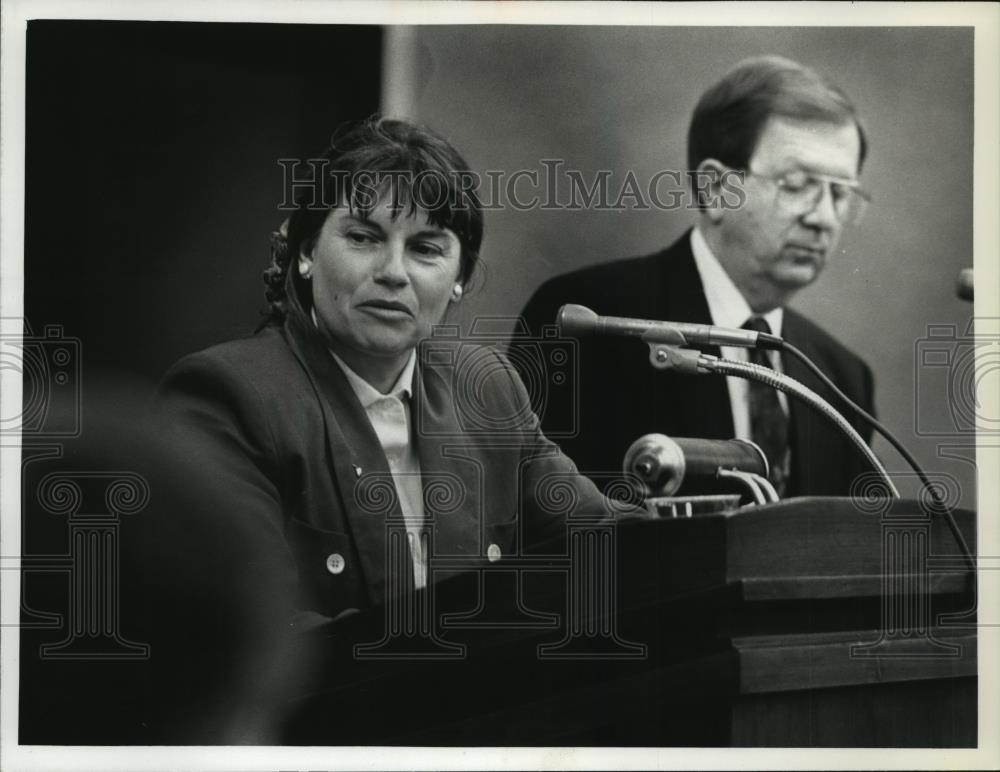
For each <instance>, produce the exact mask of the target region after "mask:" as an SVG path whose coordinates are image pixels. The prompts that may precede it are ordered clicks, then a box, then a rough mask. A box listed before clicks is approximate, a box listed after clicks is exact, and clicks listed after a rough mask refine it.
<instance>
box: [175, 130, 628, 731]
mask: <svg viewBox="0 0 1000 772" xmlns="http://www.w3.org/2000/svg"><path fill="white" fill-rule="evenodd" d="M324 159H325V162H326V166H325V167H323V171H324V174H323V175H322V180H321V182H320V183H319V184H318V185H317V187H316V189H315V190H307V191H304V192H303V193H302V195H301V196H300V200H299V201H298V202H297V205H296V208H295V210H294V211H293V212H292V214H291V216H290V217H289V218H288V220H287V221H286V224H285V226H283V228H282V230H281V231H280V232H279V233H277V234H275V235H274V237H273V260H272V265H271V267H270V268H269V269H268V270H267V271H266V275H265V280H266V287H267V298H268V300H269V301H270V308H269V311H268V315H267V318H266V319H265V322H264V324H263V325H262V328H261V329H260V330H259V331H258V332H257V334H256V335H254V336H253V337H250V338H247V339H244V340H237V341H232V342H229V343H224V344H222V345H219V346H215V347H213V348H210V349H208V350H206V351H203V352H200V353H198V354H194V355H191V356H188V357H186V358H185V359H183V360H181V361H180V362H179V363H178V364H177V365H175V366H174V367H173V368H172V369H171V370H170V372H169V373H168V374H167V376H166V379H165V381H164V383H163V385H162V387H161V390H160V395H159V400H158V416H159V420H160V423H159V426H160V427H161V429H160V431H161V432H162V437H163V439H164V442H165V443H166V444H167V445H168V446H169V447H170V448H171V449H174V450H175V451H176V455H178V456H181V457H183V461H182V464H183V468H184V470H185V471H184V472H183V474H179V475H178V477H181V478H183V483H181V484H180V486H178V487H180V488H182V489H183V491H184V493H185V495H186V498H187V500H188V501H189V502H193V503H191V504H190V505H188V506H184V507H181V509H182V510H183V513H182V515H181V516H182V517H183V518H184V519H185V522H187V523H194V525H193V526H192V527H193V528H197V529H198V530H199V531H200V532H205V531H206V530H207V531H210V532H211V533H212V534H214V535H213V536H212V537H211V538H208V539H207V540H206V539H205V538H200V539H199V537H196V536H194V535H192V536H191V539H192V541H194V540H196V539H199V544H198V546H197V547H196V548H195V549H201V550H202V552H201V553H200V554H201V555H202V557H201V558H195V557H192V556H190V555H189V561H192V562H195V563H197V564H198V570H197V571H196V572H195V573H198V572H200V571H202V564H212V565H213V566H214V568H213V571H212V576H213V577H215V578H214V579H211V580H208V581H207V582H205V583H207V584H208V585H210V586H211V594H212V595H213V596H214V597H215V600H213V601H212V602H211V603H208V605H207V606H206V607H205V609H203V610H202V612H200V613H201V615H202V616H206V615H207V616H209V617H212V619H211V626H212V629H214V630H216V631H219V630H224V638H225V641H224V642H222V643H220V642H219V641H218V640H216V641H214V643H213V645H214V646H215V648H217V649H219V650H222V651H226V652H227V653H229V654H233V653H234V652H239V656H234V657H231V658H229V659H226V664H225V669H226V670H227V673H226V674H221V673H219V672H213V673H212V679H213V680H214V681H215V682H216V686H214V687H213V693H214V694H215V695H217V696H219V700H218V701H217V707H216V708H215V709H213V712H212V715H211V717H209V718H205V719H203V720H201V721H200V723H198V722H196V723H198V726H197V727H193V726H192V723H191V722H190V721H188V722H186V724H185V725H184V727H182V728H181V729H179V730H178V731H177V733H176V735H175V736H180V737H182V738H183V739H184V740H185V741H191V740H192V738H194V739H197V740H198V741H200V742H213V741H219V740H220V739H225V740H227V741H240V740H245V739H252V740H256V741H260V738H261V733H262V732H263V733H264V735H265V736H267V732H268V731H270V730H268V729H263V728H262V727H273V717H271V718H268V716H271V713H270V710H269V708H268V707H266V706H268V705H270V706H272V707H273V705H275V704H277V702H278V701H279V697H278V695H284V696H287V694H288V692H289V690H292V691H294V688H293V687H292V686H291V684H293V683H295V682H296V678H297V677H299V676H301V673H300V674H299V675H298V676H296V675H295V674H294V673H292V672H291V671H290V668H291V669H293V670H294V668H295V666H296V665H297V664H298V663H297V662H296V659H297V658H296V657H293V656H290V655H289V652H290V651H293V650H294V646H293V645H292V644H291V643H289V640H290V639H289V638H288V637H287V636H288V635H289V634H294V633H296V632H298V631H303V630H309V629H313V628H315V627H316V626H318V625H324V624H328V623H330V622H331V620H336V619H339V618H342V617H344V616H345V615H346V616H350V615H351V614H353V612H354V610H363V609H366V608H369V607H372V606H374V605H378V604H384V603H387V602H389V601H391V599H392V598H393V597H394V596H401V595H406V594H408V593H411V592H412V591H413V590H414V589H420V588H423V587H427V586H429V585H431V584H433V583H434V582H436V581H438V580H439V579H440V578H441V576H442V574H441V573H440V572H436V571H434V570H433V562H434V558H435V557H436V556H448V558H449V561H450V563H451V565H452V566H454V565H455V563H456V560H457V561H458V562H459V563H461V562H462V561H463V560H465V561H466V562H467V564H468V565H470V566H473V565H475V564H476V561H482V562H483V563H487V562H490V563H492V562H496V561H499V560H502V559H503V558H504V557H507V556H512V555H517V554H519V553H520V552H521V551H522V550H524V549H525V548H526V547H527V546H528V545H531V544H534V543H540V542H545V541H548V540H550V539H552V538H554V537H555V538H558V537H559V536H560V535H563V534H564V533H565V523H566V517H567V516H569V515H574V514H579V513H584V514H588V515H595V514H599V515H601V516H607V513H608V512H609V511H610V508H609V503H608V501H607V500H606V499H605V498H604V497H602V496H601V495H600V494H599V493H598V492H597V490H596V488H595V487H594V486H593V485H592V484H591V483H590V482H589V481H588V480H587V479H586V478H584V477H582V476H580V475H579V474H578V473H577V470H576V468H575V467H574V465H573V464H572V462H571V461H570V460H569V459H568V458H566V456H564V455H563V454H562V453H561V452H560V451H559V449H558V447H557V446H555V445H554V444H552V443H551V442H549V441H548V440H547V439H546V438H545V437H544V436H543V435H542V433H541V431H540V430H539V426H538V419H537V418H536V416H535V415H534V413H533V412H532V411H531V408H530V406H529V400H528V396H527V393H526V390H525V388H524V386H523V385H522V383H521V381H520V380H519V378H518V376H517V375H516V373H515V371H514V370H513V369H512V367H511V366H510V364H509V362H508V361H507V360H506V358H505V357H504V356H502V355H501V354H500V353H499V352H496V351H494V350H492V349H490V348H483V347H479V346H473V345H468V344H463V343H462V342H461V341H458V340H455V339H454V338H453V337H441V336H433V335H432V328H433V327H434V325H437V324H439V323H440V322H441V321H442V320H443V319H444V317H445V315H446V314H447V311H448V309H449V308H450V307H451V306H452V305H454V304H455V303H458V302H459V301H460V300H461V299H462V296H463V293H464V291H465V288H466V287H467V286H468V282H469V279H470V277H471V276H472V274H473V272H474V269H475V266H476V262H477V260H478V257H479V247H480V242H481V240H482V234H483V218H482V210H481V206H480V204H479V201H478V199H477V197H476V194H475V193H474V192H473V190H472V187H471V186H470V184H469V180H470V172H469V169H468V166H467V164H466V163H465V161H464V160H463V159H462V158H461V156H460V155H459V154H458V153H457V152H456V151H455V149H454V148H453V147H451V145H449V144H448V142H447V141H445V140H444V139H442V138H441V137H439V136H437V135H436V134H434V133H432V132H430V131H428V130H426V129H422V128H418V127H416V126H413V125H411V124H409V123H405V122H402V121H395V120H387V119H372V120H369V121H366V122H364V123H360V124H356V125H354V126H352V127H349V128H348V129H346V130H343V131H341V132H339V133H338V135H337V136H335V138H334V141H333V144H332V146H331V148H330V149H329V150H328V151H327V153H326V154H325V156H324ZM551 486H560V495H551V490H550V489H551ZM567 486H568V489H569V490H570V492H571V495H569V496H565V495H563V494H565V492H566V490H567ZM560 502H562V503H560ZM193 512H196V513H197V514H193ZM175 527H178V526H175ZM393 527H396V528H397V531H395V532H393V531H392V529H393ZM404 529H405V540H403V541H402V542H401V543H402V545H403V548H402V549H399V548H398V547H394V545H397V544H399V543H400V542H399V541H398V540H396V541H394V539H395V538H396V537H394V536H392V533H395V534H397V535H398V534H401V533H403V532H404ZM186 530H187V529H185V531H186ZM206 543H211V544H213V545H214V546H213V548H211V549H208V548H206V547H205V546H204V545H205V544H206ZM199 583H200V580H198V579H196V580H194V581H193V582H192V585H193V588H192V589H191V590H190V593H191V594H192V595H197V594H198V593H199V592H200V591H201V590H199V589H198V585H199ZM220 583H222V584H225V585H227V587H228V589H226V590H220V589H219V584H220ZM202 589H203V588H202ZM198 602H199V603H201V604H202V605H205V601H204V599H203V598H198ZM207 609H210V610H207ZM218 615H221V616H218ZM234 630H237V631H241V632H232V631H234ZM289 647H291V648H289ZM223 659H225V658H223ZM248 673H252V674H253V675H252V677H249V678H248V676H247V674H248ZM251 683H252V684H253V686H252V687H251V686H249V684H251ZM208 703H211V701H210V700H209V701H208V702H207V703H206V704H208ZM271 739H274V738H273V737H271Z"/></svg>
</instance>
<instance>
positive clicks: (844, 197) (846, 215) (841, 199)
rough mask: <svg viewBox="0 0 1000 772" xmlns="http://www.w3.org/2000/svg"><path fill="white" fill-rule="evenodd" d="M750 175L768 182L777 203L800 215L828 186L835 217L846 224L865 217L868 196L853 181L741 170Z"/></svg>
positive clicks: (791, 173) (818, 199) (812, 204)
mask: <svg viewBox="0 0 1000 772" xmlns="http://www.w3.org/2000/svg"><path fill="white" fill-rule="evenodd" d="M744 173H745V174H746V175H747V176H750V177H759V178H760V179H764V180H768V181H770V182H771V183H772V184H773V185H774V186H775V188H776V189H777V194H776V200H777V202H778V203H779V204H780V205H781V206H782V207H783V208H784V209H785V210H786V211H788V212H789V213H791V214H795V215H803V214H805V213H806V212H810V211H812V210H813V209H814V208H815V207H816V206H817V205H819V203H820V201H821V200H822V198H823V190H824V188H826V187H827V186H829V188H830V200H831V201H832V202H833V211H834V214H836V216H837V219H838V220H839V221H840V222H841V223H843V224H845V225H855V224H857V223H858V222H860V221H861V218H862V217H863V216H864V213H865V208H866V207H867V206H868V202H869V201H871V197H870V196H869V195H868V194H867V193H865V191H863V190H862V189H861V188H860V187H859V185H858V182H857V181H856V180H847V179H843V178H842V177H831V176H829V175H826V174H813V173H811V172H805V171H792V172H786V173H785V174H781V175H778V176H774V177H772V176H769V175H766V174H757V173H756V172H752V171H750V170H746V171H745V172H744Z"/></svg>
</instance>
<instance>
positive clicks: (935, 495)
mask: <svg viewBox="0 0 1000 772" xmlns="http://www.w3.org/2000/svg"><path fill="white" fill-rule="evenodd" d="M781 350H782V351H787V352H788V353H789V354H791V355H792V356H793V357H795V358H796V359H797V360H798V361H799V362H801V363H802V364H803V365H805V366H806V368H807V369H808V370H809V372H811V373H812V374H813V375H815V376H816V377H817V378H819V380H820V381H821V382H822V383H823V385H824V386H826V387H827V388H828V389H830V391H831V392H833V393H834V394H835V395H836V396H837V398H838V399H840V401H841V402H843V403H844V404H845V405H847V407H849V408H850V409H851V411H852V412H853V413H854V414H855V415H856V416H858V418H860V419H861V420H862V421H864V422H865V423H867V424H868V425H869V426H871V427H872V428H873V429H874V430H875V431H877V432H878V433H879V434H881V435H882V436H883V437H884V438H885V439H886V440H887V441H888V442H889V444H890V445H892V447H893V448H895V449H896V451H897V452H898V453H899V455H901V456H902V457H903V459H905V461H906V463H908V464H909V465H910V467H911V468H912V469H913V471H914V472H916V473H917V477H918V478H919V479H920V482H921V484H922V485H923V486H924V489H925V490H926V491H927V493H928V495H929V496H930V497H931V499H932V500H933V503H934V511H936V512H938V513H941V514H943V515H944V518H945V522H946V523H947V524H948V530H950V531H951V535H952V536H953V537H954V539H955V541H956V542H957V543H958V548H959V550H960V551H961V553H962V557H964V558H965V560H966V562H967V563H968V564H969V570H970V571H971V572H972V573H973V575H975V572H976V561H975V558H974V557H973V556H972V550H970V549H969V545H968V543H966V541H965V537H964V536H963V535H962V532H961V531H960V530H959V528H958V523H956V522H955V517H954V515H953V514H952V511H951V507H949V506H948V505H947V504H946V503H945V502H944V500H943V499H942V498H941V495H940V493H939V492H938V489H937V487H936V486H935V485H934V484H933V483H932V482H931V481H930V478H928V477H927V474H926V472H924V470H923V468H921V466H920V464H919V463H918V462H917V459H915V458H914V457H913V454H912V453H910V451H908V450H907V449H906V446H904V445H903V443H902V442H900V441H899V440H898V439H896V437H895V435H894V434H893V433H892V432H891V431H889V429H887V428H886V427H885V426H883V425H882V423H881V422H880V421H879V420H878V419H877V418H875V416H873V415H871V414H870V413H868V412H867V411H866V410H864V409H863V408H862V407H860V406H859V405H857V404H856V403H855V402H854V401H853V400H852V399H851V398H850V397H848V396H847V395H846V394H844V392H843V391H841V390H840V388H839V387H838V386H837V384H835V383H834V382H833V381H832V380H830V378H828V377H827V375H826V373H824V372H823V371H822V370H821V369H820V368H819V366H818V365H817V364H816V363H815V362H813V361H812V360H811V359H810V358H809V357H807V356H806V355H805V354H804V353H802V351H801V350H799V348H798V347H797V346H794V345H792V344H791V343H789V342H788V341H787V340H784V339H783V338H782V339H781Z"/></svg>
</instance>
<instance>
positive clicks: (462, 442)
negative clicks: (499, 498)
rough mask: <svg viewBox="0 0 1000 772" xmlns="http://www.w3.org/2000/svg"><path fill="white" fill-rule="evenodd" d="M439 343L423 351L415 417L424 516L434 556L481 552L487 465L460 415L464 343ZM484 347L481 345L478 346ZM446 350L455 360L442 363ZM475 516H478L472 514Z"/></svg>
mask: <svg viewBox="0 0 1000 772" xmlns="http://www.w3.org/2000/svg"><path fill="white" fill-rule="evenodd" d="M445 345H446V346H447V351H444V350H443V349H441V348H439V347H438V345H437V344H435V343H434V342H433V341H428V342H426V343H424V344H422V345H421V346H420V347H418V349H417V377H416V378H415V379H414V393H413V404H412V416H413V426H414V434H415V440H416V443H417V453H418V455H419V458H420V471H421V475H422V477H423V481H424V493H425V495H424V515H425V517H426V520H427V522H428V524H433V532H434V544H433V550H432V555H470V556H473V555H478V554H479V552H480V533H479V529H480V524H481V523H482V522H484V521H485V513H483V512H482V511H481V507H482V504H483V502H484V496H483V490H482V488H483V486H484V485H485V482H486V469H485V467H484V465H483V463H482V462H483V459H482V458H481V456H480V454H479V453H477V452H476V451H475V450H474V449H473V448H471V447H470V446H469V442H468V440H467V434H466V432H465V431H463V428H462V426H461V424H460V422H459V419H458V410H457V408H456V403H455V393H454V389H453V386H452V380H453V378H454V376H455V371H456V370H457V368H458V367H459V366H460V363H459V362H457V361H454V360H455V359H457V356H458V354H459V351H458V350H457V349H458V347H453V345H452V344H450V343H448V344H445ZM478 351H483V350H481V349H479V350H477V352H478ZM442 353H444V354H447V355H449V356H450V357H451V359H452V361H453V362H454V364H453V365H452V366H450V367H441V366H440V365H439V364H436V360H437V359H438V358H439V357H440V355H441V354H442ZM470 514H471V515H474V516H470Z"/></svg>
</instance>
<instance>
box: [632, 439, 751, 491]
mask: <svg viewBox="0 0 1000 772" xmlns="http://www.w3.org/2000/svg"><path fill="white" fill-rule="evenodd" d="M623 467H624V470H625V475H626V476H629V475H634V476H635V477H637V478H638V479H639V481H640V482H642V484H643V487H644V489H645V493H646V495H647V496H672V495H673V494H674V493H675V492H676V491H677V489H678V488H680V487H681V484H682V483H683V482H684V481H685V480H696V479H698V478H701V479H705V478H709V479H712V480H714V479H715V478H716V476H717V473H718V470H719V468H720V467H721V468H722V469H736V470H738V471H741V472H749V473H750V474H755V475H759V476H760V477H764V478H766V477H767V473H768V465H767V457H766V456H765V455H764V451H762V450H761V449H760V447H759V446H758V445H756V444H755V443H753V442H749V441H747V440H702V439H695V438H690V437H668V436H666V435H665V434H644V435H643V436H642V437H640V438H639V439H637V440H636V441H635V442H633V443H632V444H631V445H630V446H629V449H628V450H627V451H625V459H624V462H623Z"/></svg>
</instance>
